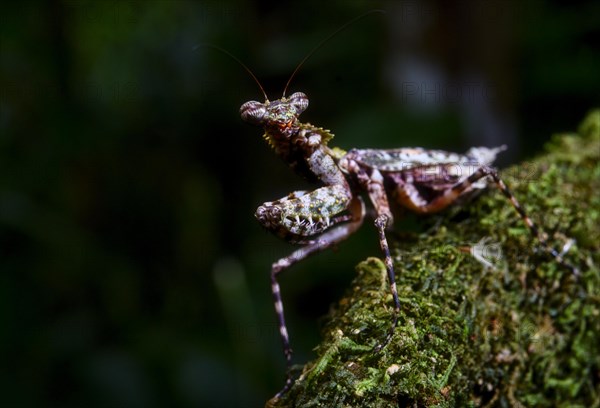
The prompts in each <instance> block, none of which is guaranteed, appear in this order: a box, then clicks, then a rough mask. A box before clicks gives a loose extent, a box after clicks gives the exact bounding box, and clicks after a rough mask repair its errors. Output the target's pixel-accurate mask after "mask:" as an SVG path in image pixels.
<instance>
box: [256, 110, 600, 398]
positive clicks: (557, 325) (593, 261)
mask: <svg viewBox="0 0 600 408" xmlns="http://www.w3.org/2000/svg"><path fill="white" fill-rule="evenodd" d="M599 158H600V111H593V112H591V113H590V114H589V115H588V116H587V117H586V118H585V120H584V121H583V123H582V124H581V126H580V127H579V130H578V132H577V133H569V134H561V135H556V136H554V137H553V139H552V141H551V142H550V143H548V145H547V147H546V152H545V153H544V154H543V155H541V156H539V157H538V158H536V159H534V160H532V161H530V162H527V163H521V164H519V165H516V166H513V167H511V168H508V169H506V170H504V171H502V172H501V175H502V177H503V178H504V180H505V181H506V182H507V183H508V184H509V186H510V187H511V188H512V190H513V191H514V193H515V195H516V197H517V198H518V199H519V201H520V202H521V203H522V204H523V206H524V207H525V208H526V210H527V212H528V213H529V214H530V215H531V217H532V219H533V220H534V221H536V222H537V223H538V224H539V225H540V226H541V227H542V229H543V231H545V233H546V234H547V235H548V238H549V242H550V243H551V244H552V245H554V246H555V247H557V248H559V249H562V248H563V247H564V245H565V244H567V243H568V242H569V239H571V238H572V239H573V240H574V242H575V243H574V244H573V245H572V246H571V247H570V248H568V251H567V253H566V255H565V258H566V260H567V261H568V262H570V263H572V264H574V265H576V266H577V267H578V268H579V270H580V276H578V277H577V276H574V275H573V274H572V273H571V272H570V271H569V270H567V269H566V268H564V267H561V266H560V265H558V264H557V262H555V261H554V260H553V259H552V257H551V256H549V255H548V254H547V253H545V252H544V251H543V250H541V248H539V245H538V243H537V241H536V240H535V239H533V238H532V237H531V235H530V234H529V231H528V230H527V228H526V226H525V225H524V223H523V222H522V221H521V220H520V219H519V217H518V215H517V214H516V212H515V211H514V209H513V208H512V207H511V206H510V203H509V202H508V201H507V200H506V198H504V196H503V195H502V194H500V193H499V192H498V191H496V190H495V189H490V191H489V192H486V193H485V194H483V195H481V196H480V197H477V198H476V199H475V200H474V201H472V202H470V203H469V204H468V205H463V206H461V207H458V208H454V209H452V210H450V211H447V212H446V213H445V214H443V215H441V216H439V217H434V218H433V219H430V220H429V221H427V220H424V222H425V223H429V224H428V228H427V231H425V232H422V233H411V234H402V236H401V237H398V236H391V237H390V243H391V247H392V251H393V255H394V261H395V269H396V282H397V286H398V293H399V296H400V302H401V305H402V308H401V312H400V315H399V323H398V327H397V329H396V332H395V335H394V337H393V339H392V341H391V342H390V344H389V345H388V346H387V347H386V348H384V349H383V351H382V352H380V353H374V352H373V351H372V348H373V347H374V346H375V345H376V344H377V342H378V341H380V340H381V339H383V338H385V335H386V332H387V330H388V329H389V325H390V322H391V313H392V300H391V294H390V293H389V287H388V283H387V278H386V272H385V267H384V265H383V263H382V261H381V260H380V259H378V258H368V259H367V260H365V261H363V262H361V263H360V264H359V265H358V266H357V268H356V269H357V276H356V278H355V279H354V281H353V283H352V285H351V287H350V288H349V289H348V291H347V294H346V296H345V297H344V298H343V299H341V300H340V301H339V302H338V303H337V305H336V306H335V307H334V310H333V311H332V313H331V316H330V318H329V321H328V323H327V324H326V325H325V328H324V333H323V334H324V340H323V343H322V344H321V345H319V346H318V347H317V354H318V357H317V359H316V360H314V361H312V362H310V363H308V364H306V365H305V366H304V367H303V368H302V369H301V370H297V371H298V372H297V373H296V374H297V375H299V379H298V380H297V381H296V383H295V384H294V386H293V387H292V389H291V390H290V391H289V392H288V393H287V394H286V395H285V396H284V397H283V398H282V399H280V400H271V401H269V402H268V403H267V405H268V406H277V407H398V406H411V407H412V406H418V407H421V406H423V407H425V406H427V407H454V406H523V407H526V406H536V407H545V406H547V407H551V406H581V407H584V406H585V407H589V406H594V407H598V406H600V341H599V340H598V339H599V338H600V269H599V265H600V251H599V249H600V230H599V228H598V225H599V224H600V194H599V193H598V191H600V166H599ZM396 235H397V234H396ZM482 239H483V240H482ZM476 243H479V246H477V245H476ZM474 248H475V251H474V250H473V249H474ZM477 248H479V249H477ZM499 248H500V249H501V253H500V252H499V251H498V249H499ZM477 251H479V252H477ZM486 251H487V253H486ZM474 252H475V255H478V256H479V258H480V259H481V257H483V258H484V259H486V260H488V261H490V262H491V263H493V266H492V267H490V266H489V265H486V263H485V262H483V263H482V262H481V261H480V260H479V261H478V260H477V257H474V256H473V254H474Z"/></svg>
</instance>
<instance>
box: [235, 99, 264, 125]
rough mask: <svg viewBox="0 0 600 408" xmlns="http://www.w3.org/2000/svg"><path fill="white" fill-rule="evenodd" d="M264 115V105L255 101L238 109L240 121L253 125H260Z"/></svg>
mask: <svg viewBox="0 0 600 408" xmlns="http://www.w3.org/2000/svg"><path fill="white" fill-rule="evenodd" d="M266 113H267V108H265V105H264V104H263V103H260V102H257V101H250V102H246V103H245V104H243V105H242V106H241V107H240V115H241V116H242V120H243V121H244V122H248V123H251V124H253V125H262V123H263V119H264V117H265V115H266Z"/></svg>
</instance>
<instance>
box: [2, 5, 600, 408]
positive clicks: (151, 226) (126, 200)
mask: <svg viewBox="0 0 600 408" xmlns="http://www.w3.org/2000/svg"><path fill="white" fill-rule="evenodd" d="M485 3H486V4H485V6H486V7H484V8H479V9H478V10H479V11H482V10H483V11H485V10H488V8H487V7H488V6H489V10H497V9H500V10H505V11H506V12H507V13H508V14H507V15H508V17H509V19H510V22H511V24H510V25H508V26H504V25H503V24H499V22H500V21H499V20H498V21H496V20H493V17H494V15H495V13H492V14H490V13H488V12H484V13H482V14H479V11H478V12H477V13H473V12H472V11H473V10H474V9H473V8H472V7H473V6H474V4H475V3H474V2H472V1H466V0H465V1H455V2H449V3H446V2H444V3H443V5H442V2H439V3H436V2H433V3H427V5H426V6H423V4H425V3H419V2H414V1H410V2H383V1H378V2H370V1H341V0H335V1H331V2H325V3H321V2H312V1H310V2H290V3H285V4H284V3H283V2H277V3H275V2H269V1H242V0H239V1H236V0H229V1H216V0H215V1H189V0H182V1H160V0H153V1H145V2H141V1H139V2H138V1H112V0H107V1H95V0H89V1H85V0H83V1H79V0H66V1H44V2H37V1H23V2H4V3H3V4H2V5H1V6H0V58H1V60H0V318H1V320H0V326H1V327H2V330H0V345H1V349H0V353H1V354H0V355H1V356H2V365H3V367H4V370H3V371H4V376H3V377H2V378H1V379H0V405H1V406H19V407H25V406H56V407H80V406H89V407H106V406H126V407H162V406H182V407H187V406H190V407H191V406H203V407H229V406H231V407H239V406H248V407H255V406H259V405H261V404H262V402H263V401H264V400H266V399H267V397H269V396H270V395H272V394H273V392H274V391H275V390H276V389H277V387H278V386H279V385H280V384H281V381H282V378H283V370H284V368H283V358H282V357H281V352H280V345H279V339H278V335H277V330H276V327H275V323H274V318H273V310H272V305H271V296H270V293H269V285H268V270H269V265H270V263H271V262H273V261H274V260H275V259H277V258H278V257H280V256H283V255H285V254H286V253H287V251H289V249H290V248H289V246H288V245H286V244H285V243H280V242H278V241H277V240H276V239H275V238H274V237H272V236H269V235H267V234H266V233H264V232H263V231H262V230H261V229H260V227H259V226H258V225H257V223H256V222H255V220H254V219H253V216H252V214H253V211H254V209H255V208H256V206H257V205H258V204H259V203H261V202H262V201H266V200H271V199H273V198H277V197H280V196H283V195H285V194H287V193H288V192H290V191H292V190H297V189H301V188H303V187H304V186H305V185H304V184H303V182H302V181H301V180H298V179H297V178H296V177H295V176H294V175H293V174H291V172H290V171H289V170H288V169H287V168H286V166H285V165H284V164H282V163H279V162H278V161H277V158H275V157H273V155H272V154H271V152H270V151H269V150H268V149H267V148H266V146H265V145H264V143H263V142H262V141H261V140H260V134H261V131H260V130H259V129H252V128H250V127H248V126H246V125H244V124H242V123H241V121H240V119H239V115H238V108H239V106H240V105H241V104H242V103H243V102H245V101H247V100H249V99H260V98H261V95H260V93H259V91H258V88H257V86H256V85H255V84H254V83H253V82H252V80H251V79H250V78H249V77H248V75H247V74H246V73H245V72H244V70H243V69H242V68H241V67H240V66H239V65H238V64H237V63H235V62H234V61H233V60H231V59H230V58H228V57H227V56H226V55H224V54H222V53H219V52H218V51H215V50H214V49H212V48H209V47H205V46H204V45H206V44H214V45H217V46H220V47H223V48H225V49H227V50H228V51H230V52H231V53H233V54H235V55H236V56H238V57H239V58H240V59H241V60H243V61H244V62H245V63H246V64H247V65H248V66H249V67H251V68H252V69H253V71H254V72H255V74H256V75H257V76H258V77H259V78H260V80H261V82H262V84H263V86H264V87H265V89H266V91H267V93H268V94H269V96H271V98H275V97H276V96H277V95H279V94H280V93H281V90H282V88H283V85H284V84H285V82H286V81H287V79H288V77H289V75H290V73H291V72H292V71H293V70H294V68H295V66H296V65H297V63H298V62H299V61H300V60H301V59H302V58H303V57H304V56H305V55H306V53H307V52H308V51H309V50H310V49H312V48H313V47H314V46H315V45H316V44H317V43H319V41H321V40H322V39H323V38H325V37H326V36H327V35H328V34H329V33H331V32H332V31H334V30H335V29H336V28H337V27H339V26H340V25H342V24H343V23H344V22H346V21H348V20H350V19H352V18H354V17H356V16H357V15H359V14H361V13H363V12H365V11H367V10H370V9H373V8H382V9H386V10H387V11H388V12H387V14H386V15H383V16H372V17H368V18H365V19H364V20H362V21H361V22H359V23H357V24H355V25H353V26H352V27H350V28H348V29H347V30H345V31H343V32H342V33H340V34H339V35H338V36H336V37H335V38H333V39H332V40H331V41H330V42H329V43H328V44H326V45H325V46H324V47H323V48H322V49H321V50H320V51H319V52H317V53H316V54H315V55H314V56H313V57H312V58H311V59H310V60H309V61H308V62H307V63H306V64H305V65H304V66H303V67H302V69H301V71H300V72H299V73H298V75H297V76H296V78H295V79H294V82H293V84H292V86H291V89H290V90H291V91H296V90H302V91H304V92H306V93H307V94H308V96H309V98H310V99H311V106H310V107H309V110H308V111H307V112H306V114H305V119H306V120H310V121H311V122H313V123H315V124H318V125H320V126H324V127H327V128H330V129H332V131H333V132H334V133H335V134H336V135H337V136H336V139H335V142H336V143H335V144H338V145H339V146H341V147H344V148H349V147H353V146H356V147H367V146H369V147H391V146H403V145H404V146H407V145H425V146H427V147H433V146H437V147H443V148H454V149H463V148H465V147H466V146H467V145H468V144H469V143H470V141H468V140H467V139H466V138H465V137H464V134H465V130H466V129H465V128H466V126H465V124H464V122H463V120H462V119H461V117H462V116H461V113H460V111H461V106H457V105H456V104H455V105H450V106H443V107H442V108H441V109H437V110H434V111H433V112H427V111H425V112H421V113H417V114H415V113H414V109H411V108H410V106H406V105H405V104H403V103H402V101H401V100H400V99H399V98H398V95H397V94H394V92H393V91H392V88H393V87H392V85H391V84H390V83H389V75H387V74H385V72H384V71H385V69H386V67H388V68H389V67H390V66H392V65H390V64H389V60H390V55H392V54H393V53H394V51H395V50H397V49H400V48H402V47H403V44H401V43H398V42H397V41H396V39H395V38H396V37H394V36H393V35H392V34H391V33H393V32H394V30H395V29H396V28H397V23H398V21H400V23H402V24H400V25H402V26H406V27H409V26H411V24H413V25H414V24H416V25H417V26H419V27H421V26H422V30H423V31H422V32H425V33H426V38H427V41H426V44H427V48H426V49H427V52H428V53H431V55H432V56H433V57H432V59H434V60H436V59H439V60H440V61H445V62H444V63H443V64H442V63H441V62H440V64H441V65H444V66H446V67H447V69H448V71H452V69H453V68H452V67H455V66H459V65H461V64H462V63H463V62H464V61H471V60H473V61H487V63H486V64H487V65H486V64H483V65H482V66H481V67H480V69H481V70H482V72H484V73H486V75H488V76H489V78H492V81H493V83H494V88H495V89H502V90H503V91H506V95H508V96H506V95H505V96H502V95H500V99H501V102H502V103H501V104H500V105H501V106H502V109H503V110H505V111H508V112H511V115H514V117H515V118H516V119H517V125H518V126H517V127H518V133H519V134H522V135H527V138H525V137H523V138H521V139H519V140H517V141H516V142H515V143H516V144H517V145H516V146H514V151H519V145H520V147H521V150H520V151H521V152H522V154H531V153H532V152H534V151H536V150H537V149H539V147H540V146H541V144H542V142H543V141H544V140H545V139H546V138H547V136H548V135H549V134H550V133H551V132H553V131H558V130H563V129H570V128H573V126H574V125H575V124H576V123H577V121H578V120H579V118H580V117H581V116H582V114H583V112H584V111H586V110H587V109H588V108H589V107H591V106H592V105H595V104H597V103H598V92H597V90H598V89H600V84H599V83H598V81H599V80H600V79H599V77H598V75H597V72H600V66H599V65H600V63H599V61H600V59H598V58H597V56H598V55H597V49H595V48H594V46H593V45H594V44H596V45H597V44H598V41H599V37H598V27H599V26H600V25H599V24H598V17H597V16H598V15H600V13H599V12H598V5H597V3H596V2H593V1H587V2H580V3H579V4H578V5H575V6H572V5H566V4H563V3H562V2H558V1H553V2H546V3H543V4H542V3H541V2H530V3H527V5H520V4H519V3H517V2H514V4H513V2H503V1H500V0H497V1H490V2H485ZM505 5H508V6H505ZM430 7H434V8H430ZM432 10H436V11H435V12H434V13H432V12H431V11H432ZM505 17H506V15H505ZM488 19H489V20H488ZM465 22H467V23H472V24H467V25H466V27H470V28H469V30H468V31H465V32H459V31H460V30H455V29H456V28H461V29H462V27H465V25H464V24H463V23H465ZM474 23H477V24H474ZM482 27H485V28H486V30H487V31H486V32H487V33H488V37H478V36H477V33H478V30H479V29H481V28H482ZM490 33H492V34H497V35H498V36H500V37H502V38H505V37H506V38H508V40H506V41H507V42H508V44H509V45H510V46H508V47H504V48H499V47H495V46H494V47H492V46H489V47H488V46H486V43H485V42H483V43H481V44H476V46H473V47H471V43H469V42H468V41H467V42H462V40H460V39H471V38H472V39H477V38H494V37H493V36H491V37H490V36H489V35H490ZM503 33H504V34H503ZM459 40H460V41H459ZM500 43H502V42H500ZM461 44H462V45H461ZM459 45H460V46H461V47H462V48H455V47H458V46H459ZM482 50H488V51H487V52H488V54H489V55H488V54H485V55H487V57H485V58H484V57H481V58H479V57H480V55H479V54H480V53H482ZM482 55H483V54H482ZM490 56H491V57H490ZM490 66H491V67H496V69H498V70H499V72H495V71H494V70H493V69H488V68H489V67H490ZM463 107H464V106H463ZM413 108H414V107H413ZM511 148H513V146H511ZM364 230H365V231H361V232H360V233H359V234H357V237H356V238H355V239H352V240H350V241H349V242H348V243H347V244H345V245H343V246H341V248H340V251H339V252H338V253H329V254H323V255H320V256H318V257H316V258H315V259H312V260H309V261H307V262H306V263H304V264H302V265H299V266H298V267H297V268H295V269H296V270H297V271H298V273H296V274H292V275H290V276H289V277H287V276H286V277H285V279H284V280H283V282H282V285H283V291H284V300H285V302H286V307H287V313H288V319H289V325H290V327H291V335H292V341H293V342H294V347H295V349H296V352H297V353H296V358H297V359H298V360H300V361H305V360H307V359H308V357H309V355H310V349H311V347H313V346H314V345H315V344H316V343H317V340H318V330H317V327H318V322H317V317H318V316H321V315H323V314H324V313H325V312H326V310H327V308H328V307H329V306H328V305H329V304H330V303H331V302H333V301H334V300H335V299H336V296H337V295H338V294H339V293H341V292H343V289H344V287H345V286H346V285H347V284H348V282H349V280H350V277H348V276H347V275H345V271H347V270H350V269H351V267H352V265H354V264H355V263H356V261H357V260H359V259H362V258H364V257H365V256H367V255H378V249H377V242H376V240H375V234H374V232H373V231H371V230H369V228H368V226H367V227H366V228H365V229H364ZM348 254H353V255H352V256H347V255H348Z"/></svg>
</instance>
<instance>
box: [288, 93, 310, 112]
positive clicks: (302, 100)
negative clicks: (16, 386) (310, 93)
mask: <svg viewBox="0 0 600 408" xmlns="http://www.w3.org/2000/svg"><path fill="white" fill-rule="evenodd" d="M290 103H291V104H292V106H293V107H294V108H296V114H297V115H299V114H301V113H302V112H304V111H305V110H306V108H307V107H308V98H307V97H306V95H305V94H304V93H302V92H295V93H293V94H292V95H291V96H290Z"/></svg>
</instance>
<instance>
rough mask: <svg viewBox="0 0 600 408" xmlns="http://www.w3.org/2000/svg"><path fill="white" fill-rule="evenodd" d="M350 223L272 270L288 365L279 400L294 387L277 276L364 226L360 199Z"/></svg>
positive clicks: (352, 209) (352, 205)
mask: <svg viewBox="0 0 600 408" xmlns="http://www.w3.org/2000/svg"><path fill="white" fill-rule="evenodd" d="M347 209H348V211H349V213H350V215H349V219H350V220H349V222H347V223H345V224H341V225H338V226H336V227H334V228H332V229H330V230H329V231H326V232H324V233H323V234H322V235H320V236H319V237H318V238H317V239H316V240H314V241H313V242H311V243H310V244H308V245H306V246H303V247H302V248H300V249H297V250H296V251H294V252H293V253H292V254H290V255H289V256H286V257H284V258H281V259H280V260H279V261H277V262H275V263H274V264H273V266H272V269H271V291H272V294H273V303H274V305H275V313H276V314H277V323H278V325H279V334H280V336H281V342H282V345H283V353H284V355H285V359H286V364H287V379H286V382H285V385H284V387H283V388H282V389H281V391H279V392H278V393H277V395H276V397H277V398H279V397H281V396H282V395H283V394H284V393H285V392H287V390H289V388H290V387H291V386H292V382H293V379H292V376H291V365H292V348H291V347H290V340H289V335H288V330H287V326H286V324H285V315H284V311H283V302H282V300H281V291H280V288H279V283H278V282H277V276H278V275H279V274H280V273H281V272H283V271H285V270H287V269H288V268H289V267H290V266H292V265H293V264H295V263H297V262H299V261H301V260H303V259H305V258H307V257H308V256H310V255H312V254H314V253H316V252H319V251H323V250H325V249H327V248H330V247H331V246H333V245H335V244H337V243H339V242H341V241H343V240H344V239H346V238H348V237H349V236H350V235H352V233H354V232H355V231H356V230H357V229H358V228H359V227H360V226H361V224H362V221H363V218H364V213H365V207H364V203H363V201H362V199H361V198H360V197H355V198H353V199H352V200H351V202H350V204H349V205H348V208H347Z"/></svg>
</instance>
